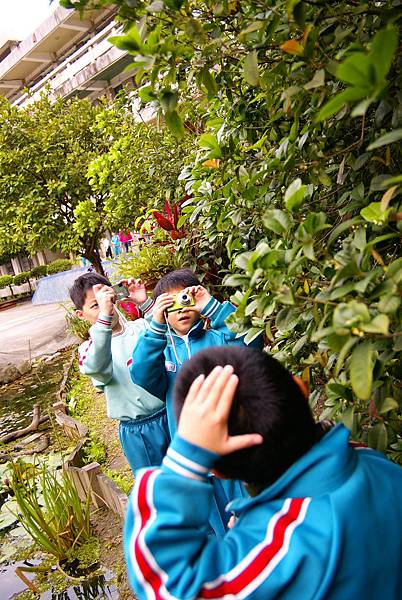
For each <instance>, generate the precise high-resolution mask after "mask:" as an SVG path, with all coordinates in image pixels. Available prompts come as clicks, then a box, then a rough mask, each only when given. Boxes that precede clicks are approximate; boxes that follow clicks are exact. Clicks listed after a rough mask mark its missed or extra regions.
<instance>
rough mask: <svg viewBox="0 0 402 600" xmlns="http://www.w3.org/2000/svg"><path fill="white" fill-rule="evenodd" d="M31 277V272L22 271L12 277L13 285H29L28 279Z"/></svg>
mask: <svg viewBox="0 0 402 600" xmlns="http://www.w3.org/2000/svg"><path fill="white" fill-rule="evenodd" d="M31 277H32V274H31V271H23V272H22V273H18V274H17V275H14V277H13V285H22V284H23V283H30V282H29V279H30V278H31Z"/></svg>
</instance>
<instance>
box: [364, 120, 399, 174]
mask: <svg viewBox="0 0 402 600" xmlns="http://www.w3.org/2000/svg"><path fill="white" fill-rule="evenodd" d="M400 139H402V129H394V130H393V131H389V132H388V133H385V134H384V135H382V136H381V137H379V138H377V139H376V140H375V141H374V142H372V143H371V144H370V145H369V146H367V150H375V149H376V148H380V147H381V146H386V145H387V144H393V143H394V142H397V141H398V140H400ZM394 179H395V178H394Z"/></svg>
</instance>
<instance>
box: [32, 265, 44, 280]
mask: <svg viewBox="0 0 402 600" xmlns="http://www.w3.org/2000/svg"><path fill="white" fill-rule="evenodd" d="M46 274H47V265H38V266H37V267H34V268H33V269H31V277H33V278H36V279H39V277H44V276H45V275H46Z"/></svg>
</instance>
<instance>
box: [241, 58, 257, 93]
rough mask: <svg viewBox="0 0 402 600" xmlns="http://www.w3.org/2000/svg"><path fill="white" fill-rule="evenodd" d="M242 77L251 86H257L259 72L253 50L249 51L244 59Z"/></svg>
mask: <svg viewBox="0 0 402 600" xmlns="http://www.w3.org/2000/svg"><path fill="white" fill-rule="evenodd" d="M243 76H244V79H245V80H246V81H247V83H249V84H250V85H252V86H257V85H258V84H259V82H260V72H259V69H258V57H257V52H256V51H255V50H253V51H252V52H249V53H248V54H247V56H246V58H245V59H244V70H243Z"/></svg>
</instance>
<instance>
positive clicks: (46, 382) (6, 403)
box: [0, 350, 119, 600]
mask: <svg viewBox="0 0 402 600" xmlns="http://www.w3.org/2000/svg"><path fill="white" fill-rule="evenodd" d="M70 356H71V350H68V351H66V352H63V353H61V354H60V355H59V356H57V357H55V359H54V360H53V361H51V362H50V363H42V364H40V365H39V366H38V367H36V368H34V369H33V371H32V372H31V373H29V374H27V375H25V376H23V377H21V378H20V379H18V380H17V381H16V382H13V383H11V384H8V385H5V386H2V387H1V388H0V431H1V433H2V434H3V433H8V432H11V431H13V430H15V429H19V428H21V427H25V426H27V425H29V423H30V422H31V419H32V409H33V405H34V404H39V405H40V407H41V415H44V414H46V412H47V409H48V408H49V407H50V406H51V405H52V404H53V403H54V402H55V401H56V400H57V398H56V395H55V394H56V392H57V391H58V389H59V386H60V383H61V380H62V378H63V374H64V373H63V366H64V365H65V364H66V361H67V360H69V358H70ZM16 443H18V440H16ZM4 466H5V465H4ZM1 502H2V499H1V498H0V504H1ZM16 525H18V523H16V524H12V525H10V527H11V529H10V527H9V528H7V529H4V530H3V531H0V580H1V588H0V600H11V599H14V598H15V599H17V598H18V596H19V594H21V593H22V592H24V591H27V589H28V588H27V586H26V585H25V583H24V582H23V581H22V580H21V579H20V578H19V577H18V575H17V574H16V572H15V569H16V568H17V567H18V566H20V567H24V566H28V567H29V566H35V565H37V564H39V562H40V561H38V560H35V559H30V560H27V561H17V562H12V557H10V561H11V562H8V560H7V558H6V552H2V550H4V551H5V550H6V549H8V550H9V551H10V549H11V551H12V546H14V545H15V549H16V550H18V548H22V547H23V545H24V541H25V545H26V537H25V540H24V536H15V538H14V540H12V542H11V548H10V539H9V537H10V536H8V535H7V533H8V534H10V535H11V536H12V534H13V533H14V532H15V533H17V529H20V528H16V529H13V528H15V526H16ZM25 535H26V534H25ZM21 544H22V545H21ZM11 554H12V552H11ZM1 558H2V559H3V562H2V561H1ZM24 574H25V575H26V577H27V578H28V579H29V580H31V581H32V580H33V579H34V578H35V573H25V572H24ZM112 579H113V573H111V572H110V571H108V570H104V574H102V575H100V576H97V577H94V578H91V579H88V580H87V581H85V582H83V583H80V584H75V583H74V584H71V585H70V586H69V587H68V588H67V589H66V590H64V591H63V592H57V591H55V590H48V591H46V592H43V593H42V594H41V595H40V598H41V600H97V599H99V600H117V599H118V598H119V592H118V589H117V588H116V586H115V585H114V584H113V583H111V581H112Z"/></svg>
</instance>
